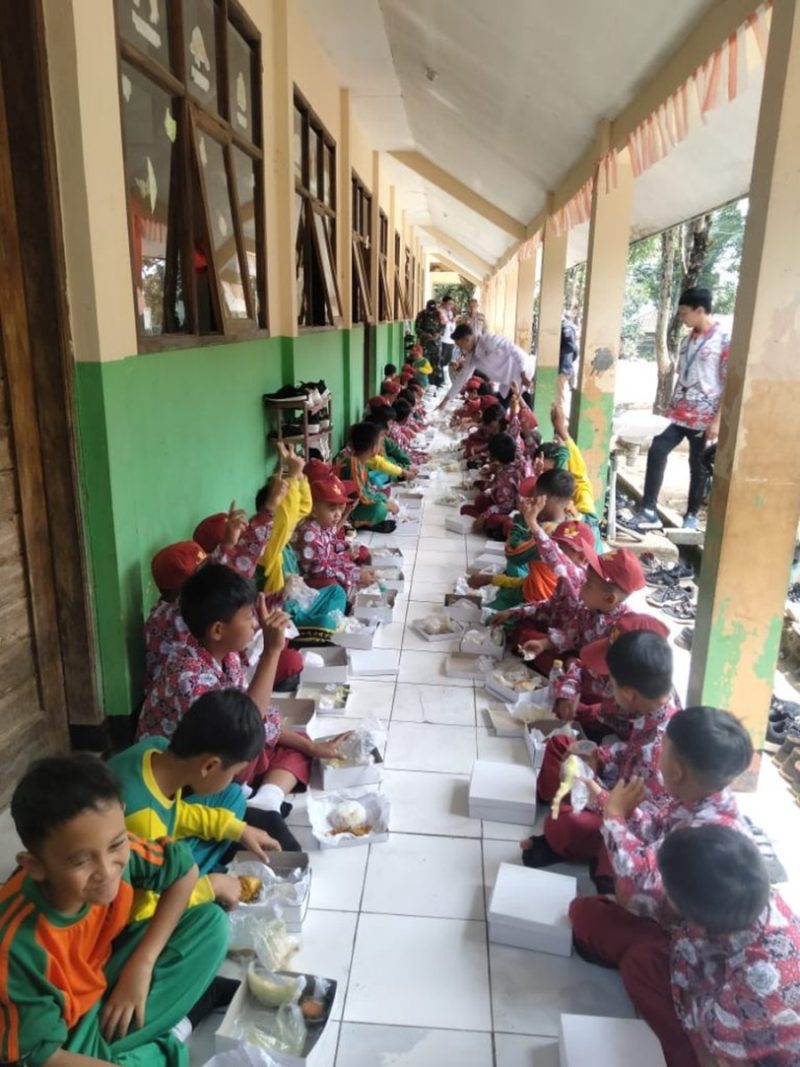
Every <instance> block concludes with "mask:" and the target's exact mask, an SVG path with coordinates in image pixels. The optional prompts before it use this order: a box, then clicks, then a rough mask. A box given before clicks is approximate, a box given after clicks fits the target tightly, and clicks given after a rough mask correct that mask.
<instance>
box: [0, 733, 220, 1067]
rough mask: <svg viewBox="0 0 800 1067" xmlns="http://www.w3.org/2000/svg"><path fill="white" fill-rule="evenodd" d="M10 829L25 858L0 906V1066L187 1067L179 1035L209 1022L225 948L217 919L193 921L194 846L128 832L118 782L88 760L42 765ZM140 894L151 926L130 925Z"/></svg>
mask: <svg viewBox="0 0 800 1067" xmlns="http://www.w3.org/2000/svg"><path fill="white" fill-rule="evenodd" d="M11 817H12V819H13V821H14V825H15V826H16V830H17V833H18V834H19V836H20V838H21V840H22V845H23V851H22V852H20V853H19V854H18V855H17V862H18V864H19V870H17V871H16V873H15V874H13V875H12V876H11V878H10V880H9V881H8V882H7V883H6V885H5V887H4V889H3V893H2V896H0V944H2V946H3V948H2V953H0V960H2V966H0V1060H1V1061H2V1062H3V1063H7V1064H11V1063H15V1062H16V1063H25V1064H31V1065H48V1067H59V1065H61V1064H64V1065H73V1064H74V1065H79V1064H86V1065H89V1064H92V1065H98V1067H99V1065H100V1064H126V1063H130V1064H133V1063H136V1064H140V1065H143V1067H144V1065H146V1067H178V1065H180V1064H184V1063H186V1061H187V1054H186V1050H185V1048H184V1046H182V1045H181V1043H180V1041H179V1039H178V1038H177V1037H176V1036H175V1034H174V1033H173V1032H172V1030H173V1027H175V1026H176V1025H177V1024H178V1023H179V1022H181V1020H183V1019H184V1017H185V1016H186V1015H187V1014H189V1016H190V1019H191V1021H192V1022H198V1021H199V1019H200V1018H202V1014H198V1013H197V1012H194V1011H193V1009H194V1008H195V1006H196V1005H197V1004H198V1001H199V1000H200V999H201V997H203V995H204V993H205V991H206V990H207V989H208V987H209V986H210V985H211V983H212V979H213V977H214V975H215V974H216V972H217V968H218V967H219V965H220V964H221V963H222V960H223V959H224V957H225V952H226V950H227V946H228V919H227V917H226V915H225V913H224V912H223V911H222V909H221V908H218V907H217V906H216V905H214V904H201V905H199V906H198V907H195V908H191V909H189V910H187V909H186V905H187V903H188V901H189V898H190V896H191V894H192V891H193V889H194V887H195V885H196V883H197V867H196V866H195V864H194V861H193V860H192V854H191V851H190V849H189V848H188V846H187V845H185V844H182V843H180V842H172V841H164V842H160V843H156V842H151V841H142V840H141V839H140V838H138V837H136V836H135V835H133V834H130V833H128V831H127V829H126V827H125V812H124V810H123V807H122V800H121V797H120V790H119V786H118V784H117V782H116V780H115V779H114V777H113V775H112V773H111V771H110V770H109V769H108V767H106V766H105V765H104V764H103V763H102V762H101V761H100V760H99V759H97V758H96V757H95V756H88V755H83V754H74V755H71V756H64V757H53V758H50V759H42V760H39V761H38V762H36V763H34V764H33V765H32V766H31V767H30V768H29V769H28V770H27V772H26V773H25V774H24V775H23V777H22V779H21V781H20V782H19V784H18V785H17V787H16V789H15V790H14V794H13V796H12V798H11ZM137 889H146V890H152V891H155V892H157V893H159V894H160V897H159V901H158V906H157V908H156V911H155V913H154V915H153V917H152V919H151V920H150V921H149V922H135V923H131V921H130V911H131V905H132V903H133V898H134V892H135V890H137ZM214 1006H215V1005H214V1004H209V1005H208V1008H209V1009H211V1008H213V1007H214Z"/></svg>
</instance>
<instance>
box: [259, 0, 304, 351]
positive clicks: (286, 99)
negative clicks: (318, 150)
mask: <svg viewBox="0 0 800 1067" xmlns="http://www.w3.org/2000/svg"><path fill="white" fill-rule="evenodd" d="M290 44H291V42H290V40H289V11H288V0H276V2H275V3H274V4H273V37H272V71H273V76H272V78H266V77H265V78H264V79H263V82H264V85H263V92H264V97H263V99H264V117H265V130H264V134H265V139H266V143H267V145H268V146H269V148H268V156H267V159H266V160H265V166H264V170H265V182H264V184H265V186H266V190H267V222H268V225H269V236H268V239H267V288H268V300H269V328H270V332H271V333H272V334H273V336H284V337H296V336H297V277H296V274H295V251H294V249H295V238H296V236H297V214H296V211H295V202H294V195H295V194H294V146H293V132H294V79H293V75H292V70H291V63H290V59H289V57H290V54H291V48H290ZM270 209H272V210H271V211H270Z"/></svg>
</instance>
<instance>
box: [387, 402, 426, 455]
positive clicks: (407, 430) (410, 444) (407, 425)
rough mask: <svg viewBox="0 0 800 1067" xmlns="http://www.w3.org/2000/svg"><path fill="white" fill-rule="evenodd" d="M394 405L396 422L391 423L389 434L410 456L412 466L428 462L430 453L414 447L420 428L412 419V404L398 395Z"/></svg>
mask: <svg viewBox="0 0 800 1067" xmlns="http://www.w3.org/2000/svg"><path fill="white" fill-rule="evenodd" d="M392 407H393V409H394V415H395V418H394V422H390V423H389V431H388V436H389V437H390V438H391V439H392V440H393V441H394V443H395V444H396V445H397V446H398V448H401V449H402V450H403V451H404V452H405V453H406V455H407V456H409V458H410V460H411V465H412V466H414V467H417V466H419V464H420V463H427V461H428V459H429V458H430V457H429V455H428V453H427V452H426V451H424V450H423V449H421V448H415V447H414V441H415V438H416V436H417V434H418V432H419V429H418V428H417V427H416V426H415V425H413V424H412V421H411V417H412V414H413V410H414V409H413V406H412V404H411V403H410V402H409V401H408V400H404V399H403V397H400V396H398V398H397V399H396V400H395V402H394V404H393V405H392Z"/></svg>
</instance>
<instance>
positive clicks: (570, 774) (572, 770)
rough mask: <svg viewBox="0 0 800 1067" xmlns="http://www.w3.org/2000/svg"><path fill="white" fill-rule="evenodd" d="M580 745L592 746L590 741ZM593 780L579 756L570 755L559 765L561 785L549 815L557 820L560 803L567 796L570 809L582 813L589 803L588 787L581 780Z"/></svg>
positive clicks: (588, 768) (588, 767)
mask: <svg viewBox="0 0 800 1067" xmlns="http://www.w3.org/2000/svg"><path fill="white" fill-rule="evenodd" d="M579 743H580V744H582V745H592V744H593V742H591V741H585V742H584V741H581V742H579ZM586 751H587V752H588V749H587V750H586ZM592 778H594V771H593V770H592V768H591V767H590V766H589V765H588V763H584V762H583V760H582V759H581V758H580V756H577V755H575V754H574V753H573V754H570V755H569V756H567V758H566V759H565V760H564V762H563V763H562V764H561V785H559V787H558V790H557V792H556V795H555V796H554V797H553V803H552V805H551V811H550V814H551V815H552V817H553V818H554V819H557V818H558V813H559V809H560V806H561V801H562V800H563V799H564V797H565V796H567V794H569V798H570V807H571V808H572V810H573V811H574V812H575V813H576V814H577V813H578V812H581V811H583V809H584V808H585V807H586V805H587V804H588V803H589V797H590V792H589V786H588V785H587V784H586V782H585V781H583V780H582V779H587V780H588V779H592Z"/></svg>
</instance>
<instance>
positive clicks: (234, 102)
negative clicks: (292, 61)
mask: <svg viewBox="0 0 800 1067" xmlns="http://www.w3.org/2000/svg"><path fill="white" fill-rule="evenodd" d="M228 90H229V107H230V122H231V126H233V128H234V130H236V132H237V133H240V134H241V135H242V137H247V139H248V140H250V141H252V140H253V50H252V49H251V47H250V45H249V44H248V43H247V41H245V39H244V37H242V35H241V34H240V33H238V32H237V31H236V30H235V29H234V28H233V26H228Z"/></svg>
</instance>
